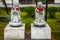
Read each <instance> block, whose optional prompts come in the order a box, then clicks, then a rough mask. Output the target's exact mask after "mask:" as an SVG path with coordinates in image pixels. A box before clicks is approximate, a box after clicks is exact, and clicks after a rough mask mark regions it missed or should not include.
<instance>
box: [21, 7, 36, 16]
mask: <svg viewBox="0 0 60 40" xmlns="http://www.w3.org/2000/svg"><path fill="white" fill-rule="evenodd" d="M21 11H24V12H27V13H28V16H29V17H34V14H35V8H34V7H32V6H30V7H25V8H21Z"/></svg>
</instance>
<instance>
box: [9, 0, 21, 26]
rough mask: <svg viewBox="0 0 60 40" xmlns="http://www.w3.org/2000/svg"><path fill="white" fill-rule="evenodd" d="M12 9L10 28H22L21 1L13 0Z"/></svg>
mask: <svg viewBox="0 0 60 40" xmlns="http://www.w3.org/2000/svg"><path fill="white" fill-rule="evenodd" d="M12 6H13V7H12V9H11V21H10V22H9V24H10V26H21V25H22V21H21V18H20V14H19V13H20V8H19V0H13V5H12Z"/></svg>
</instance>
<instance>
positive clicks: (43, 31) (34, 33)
mask: <svg viewBox="0 0 60 40" xmlns="http://www.w3.org/2000/svg"><path fill="white" fill-rule="evenodd" d="M31 39H51V28H50V27H49V25H48V24H47V23H46V26H45V27H36V26H34V24H31Z"/></svg>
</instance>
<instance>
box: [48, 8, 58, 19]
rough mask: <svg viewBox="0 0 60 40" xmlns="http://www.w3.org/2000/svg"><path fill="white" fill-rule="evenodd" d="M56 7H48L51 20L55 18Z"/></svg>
mask: <svg viewBox="0 0 60 40" xmlns="http://www.w3.org/2000/svg"><path fill="white" fill-rule="evenodd" d="M56 10H57V9H56V7H48V13H49V17H50V18H55V12H56Z"/></svg>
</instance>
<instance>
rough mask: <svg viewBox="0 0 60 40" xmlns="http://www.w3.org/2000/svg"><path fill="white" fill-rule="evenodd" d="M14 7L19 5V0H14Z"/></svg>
mask: <svg viewBox="0 0 60 40" xmlns="http://www.w3.org/2000/svg"><path fill="white" fill-rule="evenodd" d="M13 7H14V8H17V7H19V2H18V0H17V1H16V0H13Z"/></svg>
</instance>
